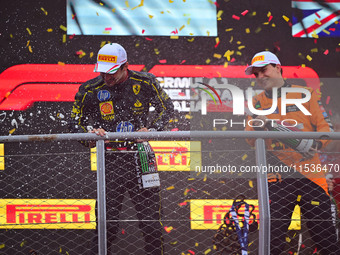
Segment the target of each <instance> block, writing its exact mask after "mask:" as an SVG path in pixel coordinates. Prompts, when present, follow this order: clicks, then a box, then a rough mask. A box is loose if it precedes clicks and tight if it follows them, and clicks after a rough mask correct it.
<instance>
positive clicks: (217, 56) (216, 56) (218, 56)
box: [214, 53, 222, 59]
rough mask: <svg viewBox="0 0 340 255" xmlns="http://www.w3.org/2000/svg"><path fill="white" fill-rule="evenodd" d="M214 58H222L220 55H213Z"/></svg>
mask: <svg viewBox="0 0 340 255" xmlns="http://www.w3.org/2000/svg"><path fill="white" fill-rule="evenodd" d="M214 58H218V59H220V58H222V55H221V54H217V53H214Z"/></svg>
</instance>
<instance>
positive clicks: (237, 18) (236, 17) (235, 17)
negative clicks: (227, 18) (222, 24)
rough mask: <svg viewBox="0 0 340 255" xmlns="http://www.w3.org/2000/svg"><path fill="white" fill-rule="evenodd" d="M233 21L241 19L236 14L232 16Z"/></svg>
mask: <svg viewBox="0 0 340 255" xmlns="http://www.w3.org/2000/svg"><path fill="white" fill-rule="evenodd" d="M231 17H232V18H233V19H236V20H240V17H239V16H236V15H235V14H233V16H231Z"/></svg>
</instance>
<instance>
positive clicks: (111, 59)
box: [98, 54, 117, 63]
mask: <svg viewBox="0 0 340 255" xmlns="http://www.w3.org/2000/svg"><path fill="white" fill-rule="evenodd" d="M98 61H100V62H108V63H117V56H112V55H102V54H99V56H98Z"/></svg>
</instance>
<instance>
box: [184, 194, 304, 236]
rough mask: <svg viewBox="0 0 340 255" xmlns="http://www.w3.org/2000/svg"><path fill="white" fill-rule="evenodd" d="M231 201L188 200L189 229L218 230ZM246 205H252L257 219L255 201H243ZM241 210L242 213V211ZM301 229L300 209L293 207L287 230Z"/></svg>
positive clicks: (257, 211)
mask: <svg viewBox="0 0 340 255" xmlns="http://www.w3.org/2000/svg"><path fill="white" fill-rule="evenodd" d="M233 201H234V200H233V199H223V200H217V199H193V200H190V219H191V229H218V228H219V227H220V226H221V225H222V224H223V218H224V216H225V214H226V213H227V212H229V210H230V208H231V206H232V204H233ZM244 201H245V202H247V203H248V204H251V205H254V206H255V209H254V211H253V213H254V214H255V216H256V219H257V220H258V219H259V207H258V200H257V199H246V200H244ZM242 210H243V211H242ZM240 212H241V213H243V212H244V207H243V208H242V207H241V208H240ZM250 223H251V222H250ZM299 229H301V218H300V208H299V207H298V206H296V207H295V210H294V213H293V216H292V222H291V224H290V226H289V230H299Z"/></svg>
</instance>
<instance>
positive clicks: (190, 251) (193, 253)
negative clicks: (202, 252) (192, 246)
mask: <svg viewBox="0 0 340 255" xmlns="http://www.w3.org/2000/svg"><path fill="white" fill-rule="evenodd" d="M188 252H189V253H190V254H192V255H195V254H196V253H195V252H194V251H192V250H188Z"/></svg>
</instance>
